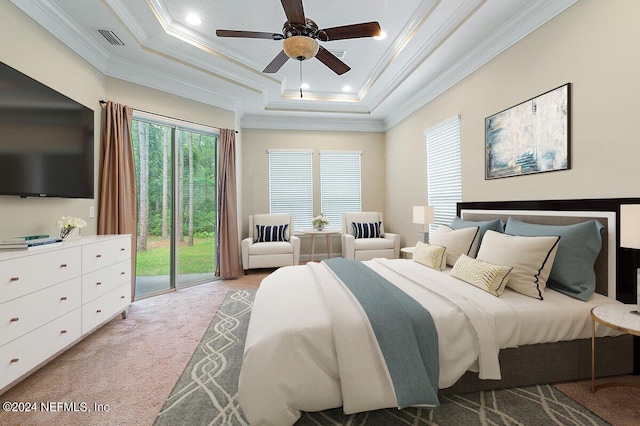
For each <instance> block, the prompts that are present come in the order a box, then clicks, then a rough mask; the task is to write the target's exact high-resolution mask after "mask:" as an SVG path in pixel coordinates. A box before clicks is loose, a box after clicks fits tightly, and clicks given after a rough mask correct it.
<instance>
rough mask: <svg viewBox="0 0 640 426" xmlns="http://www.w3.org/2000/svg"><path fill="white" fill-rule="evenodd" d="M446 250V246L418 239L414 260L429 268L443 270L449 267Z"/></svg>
mask: <svg viewBox="0 0 640 426" xmlns="http://www.w3.org/2000/svg"><path fill="white" fill-rule="evenodd" d="M446 250H447V249H445V248H444V247H440V246H432V245H429V244H425V243H423V242H422V241H418V244H416V249H415V251H414V252H413V260H414V261H415V262H418V263H421V264H423V265H425V266H428V267H429V268H432V269H435V270H438V271H442V270H443V269H444V268H446V267H447V257H446V255H445V254H446Z"/></svg>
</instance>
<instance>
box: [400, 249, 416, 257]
mask: <svg viewBox="0 0 640 426" xmlns="http://www.w3.org/2000/svg"><path fill="white" fill-rule="evenodd" d="M415 251H416V248H415V247H402V248H401V249H400V253H402V257H403V258H404V259H413V253H414V252H415Z"/></svg>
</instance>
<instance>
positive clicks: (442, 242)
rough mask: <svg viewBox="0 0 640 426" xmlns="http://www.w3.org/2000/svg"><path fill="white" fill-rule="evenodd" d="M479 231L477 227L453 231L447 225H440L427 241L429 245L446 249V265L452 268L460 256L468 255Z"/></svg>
mask: <svg viewBox="0 0 640 426" xmlns="http://www.w3.org/2000/svg"><path fill="white" fill-rule="evenodd" d="M479 230H480V228H478V227H477V226H472V227H470V228H462V229H453V228H450V227H448V226H447V225H440V226H439V227H438V229H437V230H436V232H434V233H433V235H432V236H431V238H430V239H429V243H430V244H431V245H434V246H441V247H445V248H446V249H447V252H446V255H447V265H449V266H453V265H455V263H456V260H458V258H459V257H460V255H461V254H466V255H467V256H468V255H469V253H470V252H471V249H472V248H473V246H474V243H475V241H476V238H478V233H479Z"/></svg>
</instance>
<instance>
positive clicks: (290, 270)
mask: <svg viewBox="0 0 640 426" xmlns="http://www.w3.org/2000/svg"><path fill="white" fill-rule="evenodd" d="M460 213H461V214H460V216H461V218H462V219H463V220H465V221H487V220H490V219H492V220H493V219H502V220H503V221H507V220H508V218H509V217H513V218H517V219H520V220H522V221H529V222H533V223H542V224H551V225H571V224H578V223H582V222H585V221H588V220H593V219H594V218H595V219H597V220H598V222H600V223H602V225H603V228H604V229H603V234H602V235H603V242H602V249H601V250H600V251H599V253H598V256H597V259H596V260H595V274H596V293H594V294H593V295H592V296H590V297H589V298H588V300H586V301H582V300H577V299H575V298H570V297H567V296H565V295H564V294H561V293H560V292H556V291H555V290H553V289H549V288H547V289H545V290H544V300H538V299H536V298H534V297H530V296H525V295H523V294H520V293H518V292H516V291H512V290H510V289H508V288H507V289H505V290H504V293H502V295H501V296H500V297H495V296H494V295H492V294H489V293H488V292H486V291H484V290H481V289H479V288H477V287H474V286H471V285H469V284H467V283H465V282H463V281H460V280H458V279H456V278H453V277H451V275H450V273H451V266H448V267H447V268H446V269H445V270H444V271H437V270H434V269H432V268H428V267H425V266H424V265H423V264H420V263H418V262H415V261H413V260H407V259H394V260H389V259H373V260H371V261H367V262H362V264H363V267H366V268H368V270H372V271H374V272H375V273H376V274H377V275H378V276H381V277H383V279H384V280H385V281H388V282H391V283H393V285H394V286H396V287H397V288H399V289H401V290H402V291H403V292H404V293H406V294H408V295H410V296H411V298H413V299H414V300H415V301H417V302H418V303H419V304H420V305H422V306H423V307H425V308H426V309H427V311H428V312H429V313H430V315H431V317H432V319H433V322H434V323H435V327H436V328H437V345H438V353H439V359H438V363H439V376H438V377H436V380H435V382H436V384H435V386H436V391H438V389H439V392H440V393H451V392H456V393H459V392H465V391H472V390H479V389H494V388H502V387H510V386H523V385H530V384H537V383H550V382H557V381H565V380H575V379H580V378H587V377H589V375H590V365H591V364H590V354H591V352H590V320H589V311H590V309H591V308H592V307H593V306H597V305H600V304H605V303H619V302H617V301H616V298H615V291H616V288H615V259H616V256H615V247H616V244H615V235H616V233H615V216H613V214H612V213H609V212H580V213H576V212H557V211H555V212H549V211H536V212H526V211H485V210H474V209H467V210H465V211H461V212H460ZM488 235H489V234H485V236H488ZM486 238H488V237H486ZM491 238H494V236H493V235H492V236H491ZM488 244H489V243H487V245H488ZM480 247H481V248H482V242H480ZM330 264H331V262H327V264H326V265H325V264H318V263H309V264H307V265H300V266H293V267H286V268H280V269H278V270H277V271H275V272H274V273H273V274H271V275H269V276H268V277H266V278H265V279H264V280H263V282H262V283H261V285H260V288H259V290H258V292H257V294H256V299H255V303H254V308H253V312H252V317H251V322H250V325H249V331H248V335H247V341H246V345H245V352H244V360H243V365H242V368H241V372H240V379H239V391H238V401H239V402H240V405H241V407H242V409H243V412H244V414H245V416H246V417H247V419H248V420H249V422H250V423H251V424H256V425H258V424H274V425H275V424H277V425H285V424H293V423H295V421H296V420H297V419H298V418H299V416H300V411H321V410H325V409H329V408H335V407H341V406H342V407H343V409H344V411H345V412H346V413H355V412H361V411H369V410H374V409H378V408H386V407H394V406H402V404H399V401H400V397H399V396H398V392H397V390H396V389H394V387H395V386H396V385H395V382H394V380H395V378H394V377H392V375H393V373H391V370H392V368H391V367H389V366H387V365H385V361H384V359H385V358H384V356H382V355H381V349H380V348H379V346H378V343H377V341H376V338H375V335H376V333H377V330H372V327H373V326H372V325H371V323H373V320H371V321H368V320H367V314H366V313H364V312H363V307H362V306H363V305H362V304H361V302H359V301H358V300H356V299H355V297H354V296H353V294H352V293H353V291H349V290H347V288H346V287H345V283H344V282H342V280H341V279H340V278H339V276H340V275H339V274H338V273H337V272H336V270H335V269H332V268H333V266H329V265H330ZM356 275H358V274H356ZM619 334H620V333H618V332H615V331H614V330H611V329H608V328H606V327H602V328H600V327H599V328H597V330H596V335H597V336H598V340H599V341H601V342H604V344H603V343H598V351H597V355H598V360H597V364H596V365H597V366H598V370H597V372H596V374H597V375H599V376H605V375H615V374H624V373H628V372H631V370H632V357H633V354H632V344H633V342H632V340H631V339H630V336H620V335H619ZM429 404H431V402H429V403H425V404H424V405H426V406H429ZM410 405H419V404H410ZM435 405H437V403H436V404H435Z"/></svg>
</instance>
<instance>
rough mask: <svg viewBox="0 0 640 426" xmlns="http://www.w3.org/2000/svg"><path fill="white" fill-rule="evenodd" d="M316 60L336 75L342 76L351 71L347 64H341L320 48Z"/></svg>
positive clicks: (333, 56) (332, 55)
mask: <svg viewBox="0 0 640 426" xmlns="http://www.w3.org/2000/svg"><path fill="white" fill-rule="evenodd" d="M316 58H318V60H319V61H320V62H322V63H323V64H325V65H326V66H328V67H329V68H331V70H332V71H333V72H335V73H336V74H338V75H342V74H344V73H345V72H347V71H349V70H350V69H351V68H349V66H348V65H347V64H345V63H344V62H342V61H341V60H340V59H338V58H337V57H336V56H335V55H334V54H333V53H331V52H329V51H328V50H327V49H325V48H324V47H322V46H320V49H318V54H317V55H316Z"/></svg>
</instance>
